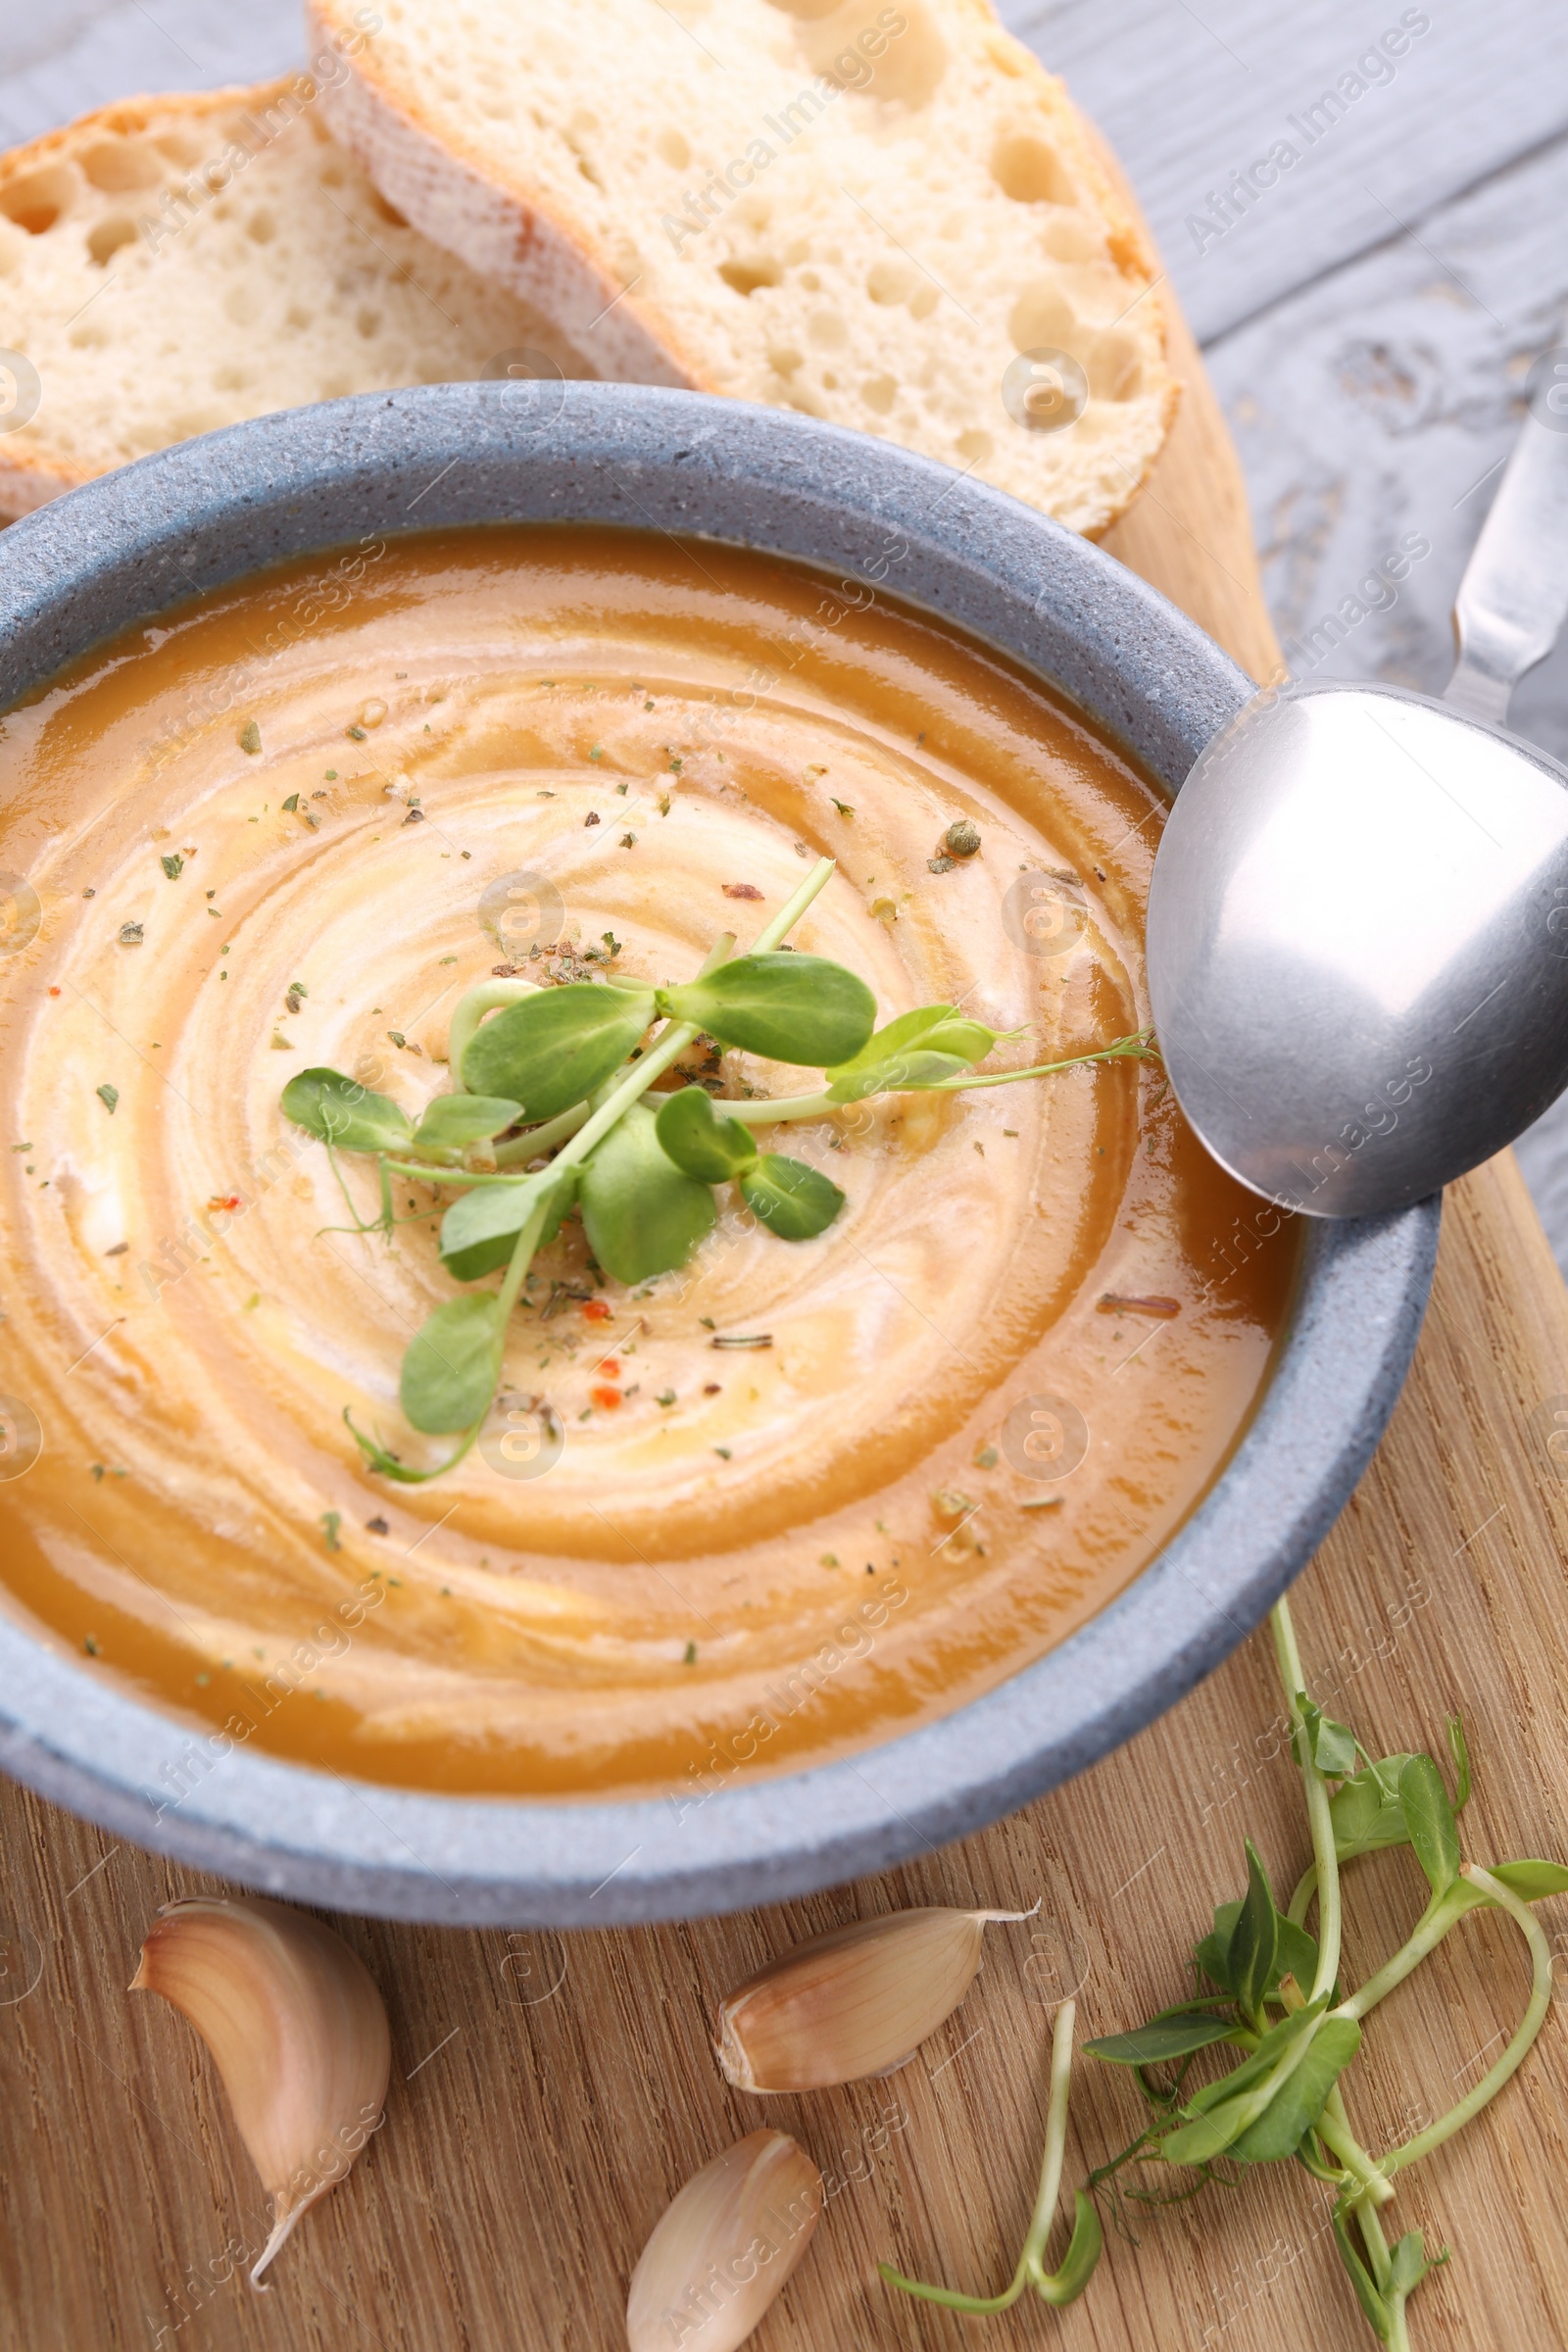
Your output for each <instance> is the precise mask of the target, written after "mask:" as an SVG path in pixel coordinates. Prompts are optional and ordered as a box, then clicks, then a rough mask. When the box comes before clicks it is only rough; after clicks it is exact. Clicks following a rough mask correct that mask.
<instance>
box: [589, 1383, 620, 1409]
mask: <svg viewBox="0 0 1568 2352" xmlns="http://www.w3.org/2000/svg"><path fill="white" fill-rule="evenodd" d="M588 1396H589V1399H590V1401H591V1402H592V1403H594V1404H598V1405H603V1407H604V1409H605V1411H606V1412H607V1413H613V1411H614V1409H615V1407H616V1405H617V1404H619V1402H620V1391H619V1390H618V1389H611V1388H603V1389H590V1390H589V1392H588Z"/></svg>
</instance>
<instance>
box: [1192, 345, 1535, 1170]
mask: <svg viewBox="0 0 1568 2352" xmlns="http://www.w3.org/2000/svg"><path fill="white" fill-rule="evenodd" d="M1555 356H1557V357H1560V356H1561V355H1555ZM1561 374H1562V381H1561V382H1557V383H1548V385H1547V386H1546V387H1544V397H1538V398H1537V399H1536V400H1535V401H1533V403H1532V409H1531V412H1530V414H1528V415H1527V416H1526V418H1525V423H1524V428H1523V430H1522V431H1521V433H1520V435H1519V439H1518V441H1517V442H1516V443H1515V445H1514V449H1513V452H1512V455H1511V456H1510V458H1509V460H1508V465H1507V468H1506V471H1505V472H1504V474H1503V477H1502V481H1501V484H1500V486H1499V488H1498V490H1497V494H1496V497H1495V501H1494V503H1493V507H1492V511H1491V513H1490V514H1489V515H1488V516H1487V519H1486V523H1485V526H1484V528H1483V530H1482V533H1481V537H1480V539H1479V541H1478V542H1477V545H1476V549H1475V552H1474V554H1473V555H1472V556H1471V559H1470V562H1469V564H1468V566H1467V568H1466V570H1465V575H1464V579H1463V581H1462V582H1461V584H1460V588H1459V594H1458V598H1457V600H1456V603H1455V606H1454V622H1455V628H1456V632H1457V637H1458V644H1459V660H1458V665H1457V667H1456V668H1455V670H1454V673H1453V676H1452V677H1451V678H1450V679H1449V681H1448V685H1447V689H1446V693H1445V695H1444V698H1443V701H1442V702H1434V701H1433V700H1431V699H1430V698H1429V697H1428V696H1426V695H1420V694H1408V693H1405V692H1403V691H1402V690H1400V689H1399V688H1397V687H1389V686H1311V685H1299V686H1285V687H1283V688H1281V687H1270V688H1266V689H1265V690H1264V691H1263V693H1261V694H1260V695H1258V696H1257V697H1256V698H1255V700H1254V701H1252V702H1251V703H1250V704H1249V705H1248V706H1247V707H1246V709H1245V710H1243V711H1241V712H1240V713H1239V714H1238V716H1237V717H1236V718H1235V719H1234V720H1233V721H1232V722H1231V724H1230V725H1229V726H1227V727H1225V728H1223V729H1222V730H1221V731H1220V733H1219V734H1218V735H1216V736H1215V737H1214V739H1213V741H1212V742H1211V743H1209V744H1208V745H1207V746H1206V747H1205V749H1204V750H1203V751H1202V753H1201V755H1200V757H1199V760H1198V762H1197V764H1196V766H1195V767H1194V769H1193V771H1192V773H1191V775H1190V776H1189V777H1188V779H1187V781H1186V783H1185V784H1184V785H1183V786H1182V789H1181V792H1180V794H1179V795H1178V797H1177V800H1176V803H1175V806H1174V808H1173V809H1172V811H1171V814H1170V817H1169V819H1168V821H1167V823H1166V826H1165V832H1164V838H1163V839H1162V841H1161V843H1160V846H1159V853H1158V856H1157V858H1155V861H1154V872H1153V879H1152V887H1151V892H1150V901H1149V987H1150V997H1151V1001H1152V1010H1153V1016H1154V1027H1155V1031H1156V1034H1157V1036H1158V1039H1159V1045H1160V1050H1161V1052H1162V1053H1163V1054H1164V1057H1165V1065H1166V1068H1167V1069H1168V1071H1169V1073H1170V1080H1171V1084H1172V1086H1173V1087H1174V1088H1175V1090H1176V1096H1177V1100H1178V1101H1179V1102H1180V1103H1181V1106H1182V1109H1183V1110H1184V1111H1185V1112H1186V1114H1187V1117H1188V1118H1189V1120H1190V1121H1191V1122H1192V1124H1193V1126H1194V1127H1195V1128H1196V1129H1197V1131H1198V1133H1199V1135H1200V1136H1201V1138H1202V1140H1203V1142H1204V1143H1205V1144H1206V1145H1207V1147H1208V1149H1209V1151H1210V1152H1212V1153H1213V1154H1214V1157H1215V1158H1216V1159H1218V1160H1219V1161H1220V1162H1221V1164H1222V1165H1223V1166H1224V1167H1226V1168H1228V1169H1229V1170H1230V1171H1231V1173H1232V1174H1233V1175H1234V1176H1237V1177H1239V1178H1240V1179H1241V1181H1242V1183H1243V1184H1245V1185H1248V1186H1250V1189H1251V1190H1252V1191H1253V1192H1255V1193H1261V1194H1263V1195H1264V1196H1265V1197H1266V1198H1267V1199H1269V1200H1272V1201H1280V1202H1281V1203H1283V1204H1284V1205H1285V1206H1287V1207H1290V1208H1295V1209H1301V1210H1304V1211H1305V1212H1306V1214H1307V1215H1309V1216H1317V1217H1357V1216H1362V1215H1365V1214H1367V1213H1369V1212H1371V1211H1374V1210H1378V1209H1391V1208H1399V1207H1402V1206H1404V1205H1405V1204H1406V1203H1408V1202H1409V1201H1419V1200H1422V1199H1424V1198H1425V1196H1426V1195H1427V1194H1429V1193H1433V1192H1436V1191H1437V1190H1438V1188H1439V1187H1440V1186H1442V1185H1445V1184H1446V1183H1447V1182H1448V1181H1449V1180H1450V1179H1451V1178H1452V1177H1455V1176H1462V1175H1463V1174H1464V1172H1465V1170H1466V1169H1467V1168H1473V1167H1475V1166H1476V1165H1477V1164H1478V1163H1479V1162H1480V1161H1482V1160H1484V1159H1488V1158H1490V1157H1491V1155H1492V1154H1493V1152H1500V1151H1501V1150H1502V1148H1503V1146H1504V1145H1505V1144H1509V1143H1511V1142H1512V1141H1513V1139H1514V1137H1515V1136H1516V1135H1518V1134H1520V1133H1521V1132H1522V1131H1523V1130H1524V1129H1525V1128H1526V1127H1528V1126H1529V1125H1530V1124H1531V1122H1532V1120H1534V1119H1537V1118H1539V1117H1540V1115H1541V1113H1542V1112H1543V1111H1544V1110H1545V1109H1546V1107H1547V1106H1548V1104H1549V1103H1552V1102H1553V1101H1555V1099H1556V1097H1557V1096H1558V1095H1559V1094H1560V1093H1561V1092H1562V1090H1563V1088H1564V1086H1568V769H1565V768H1563V767H1560V766H1559V765H1558V764H1557V762H1556V760H1550V759H1548V758H1547V757H1546V755H1545V754H1544V752H1540V751H1536V750H1534V749H1533V748H1532V747H1531V746H1530V745H1529V744H1526V743H1522V742H1520V741H1519V740H1518V738H1517V737H1515V736H1512V735H1509V734H1507V733H1506V732H1505V731H1504V728H1503V724H1502V722H1503V720H1504V718H1505V717H1506V715H1507V710H1508V698H1509V696H1510V694H1511V692H1512V690H1513V688H1514V686H1515V685H1516V684H1517V682H1518V680H1519V679H1520V678H1521V677H1522V676H1523V675H1524V673H1525V671H1526V670H1528V669H1531V668H1533V667H1534V665H1535V664H1536V662H1539V661H1541V660H1542V659H1543V657H1544V655H1545V654H1547V653H1549V651H1550V650H1551V647H1552V644H1553V643H1554V641H1555V639H1556V636H1557V632H1558V630H1559V629H1560V627H1561V626H1562V623H1563V619H1564V617H1565V615H1568V414H1563V415H1562V416H1561V417H1560V419H1559V417H1558V415H1557V411H1556V409H1555V408H1554V407H1553V405H1552V404H1553V402H1554V401H1559V400H1562V399H1563V394H1564V386H1565V385H1568V365H1564V367H1563V368H1562V370H1561ZM1564 405H1565V407H1568V402H1565V403H1564ZM1543 417H1545V418H1546V419H1548V421H1543Z"/></svg>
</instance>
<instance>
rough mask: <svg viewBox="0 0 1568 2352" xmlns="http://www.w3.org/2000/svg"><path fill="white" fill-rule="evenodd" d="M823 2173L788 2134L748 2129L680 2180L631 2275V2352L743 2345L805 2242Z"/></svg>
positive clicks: (729, 2349)
mask: <svg viewBox="0 0 1568 2352" xmlns="http://www.w3.org/2000/svg"><path fill="white" fill-rule="evenodd" d="M821 2211H822V2176H821V2174H820V2173H819V2172H818V2171H817V2169H816V2167H815V2165H814V2164H813V2163H812V2162H811V2159H810V2158H809V2156H808V2155H807V2153H806V2151H805V2149H804V2148H802V2147H800V2146H799V2145H798V2144H797V2143H796V2142H795V2141H794V2140H793V2139H791V2138H790V2136H789V2134H788V2132H787V2131H752V2132H749V2133H748V2135H747V2136H746V2138H745V2139H741V2140H737V2141H736V2143H735V2145H734V2147H732V2148H726V2149H725V2151H724V2153H723V2155H722V2156H715V2157H714V2159H713V2161H712V2163H711V2164H709V2165H705V2166H704V2168H703V2170H702V2171H701V2172H700V2173H698V2174H696V2175H695V2176H694V2177H693V2178H692V2179H691V2180H688V2181H687V2183H686V2185H685V2187H684V2188H683V2189H682V2190H681V2191H680V2194H679V2195H678V2196H677V2197H676V2198H675V2199H674V2201H673V2203H672V2204H670V2205H668V2206H667V2207H666V2208H665V2210H664V2213H663V2215H662V2218H661V2220H660V2222H659V2223H658V2225H657V2227H656V2229H655V2230H654V2233H653V2235H652V2237H651V2238H650V2239H649V2240H648V2243H647V2245H646V2246H644V2248H643V2250H642V2254H641V2256H640V2258H639V2260H638V2264H637V2268H636V2269H635V2270H634V2271H633V2273H632V2275H631V2286H630V2288H629V2290H628V2292H627V2296H626V2342H627V2344H628V2346H629V2347H630V2352H669V2348H670V2346H671V2345H672V2344H676V2343H685V2342H686V2341H687V2340H688V2338H690V2340H691V2342H692V2344H693V2345H694V2346H695V2347H696V2348H697V2352H734V2348H735V2346H736V2345H737V2344H740V2343H744V2341H745V2339H746V2338H747V2336H749V2335H750V2334H751V2332H752V2329H753V2328H754V2327H756V2326H757V2325H758V2323H759V2322H760V2319H761V2317H762V2314H763V2313H764V2312H765V2311H766V2310H767V2308H768V2306H769V2305H770V2304H771V2303H772V2302H773V2301H774V2300H775V2298H776V2297H777V2295H778V2294H779V2293H780V2291H781V2289H782V2288H783V2285H784V2282H785V2280H786V2279H787V2278H789V2275H790V2273H791V2272H792V2271H793V2270H794V2268H795V2266H796V2264H797V2263H798V2262H799V2261H800V2259H801V2257H802V2255H803V2254H804V2253H805V2252H806V2249H807V2247H808V2246H809V2244H810V2242H811V2232H812V2230H813V2229H815V2228H816V2225H817V2220H818V2217H819V2216H820V2214H821Z"/></svg>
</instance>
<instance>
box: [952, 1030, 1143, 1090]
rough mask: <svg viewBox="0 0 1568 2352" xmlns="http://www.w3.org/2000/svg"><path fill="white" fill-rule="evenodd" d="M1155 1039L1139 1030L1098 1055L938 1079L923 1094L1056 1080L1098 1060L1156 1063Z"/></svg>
mask: <svg viewBox="0 0 1568 2352" xmlns="http://www.w3.org/2000/svg"><path fill="white" fill-rule="evenodd" d="M1152 1037H1153V1031H1152V1029H1135V1030H1134V1031H1133V1033H1132V1035H1131V1036H1130V1037H1118V1038H1117V1039H1116V1040H1115V1042H1114V1043H1113V1044H1111V1045H1108V1046H1102V1047H1101V1048H1100V1051H1099V1052H1098V1053H1096V1054H1070V1055H1069V1056H1068V1058H1067V1059H1066V1060H1065V1061H1037V1062H1035V1063H1034V1064H1033V1066H1032V1067H1031V1068H1029V1069H1027V1070H988V1071H987V1072H986V1073H985V1075H984V1076H983V1077H981V1078H975V1077H967V1078H938V1079H936V1080H935V1081H934V1082H933V1084H932V1085H930V1086H929V1087H924V1088H922V1089H921V1092H922V1093H924V1094H931V1095H952V1094H957V1093H959V1092H960V1091H964V1092H966V1091H967V1090H968V1089H969V1088H970V1087H971V1086H1015V1085H1016V1084H1017V1082H1018V1080H1019V1079H1020V1078H1054V1076H1055V1074H1056V1072H1057V1071H1058V1070H1080V1069H1083V1068H1085V1067H1087V1065H1088V1064H1089V1063H1090V1062H1094V1061H1155V1060H1157V1059H1158V1058H1159V1057H1158V1054H1156V1052H1155V1050H1154V1047H1153V1046H1152V1043H1151V1040H1152Z"/></svg>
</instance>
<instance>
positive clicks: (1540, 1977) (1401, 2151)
mask: <svg viewBox="0 0 1568 2352" xmlns="http://www.w3.org/2000/svg"><path fill="white" fill-rule="evenodd" d="M1460 1875H1461V1877H1462V1878H1465V1879H1467V1880H1468V1881H1469V1883H1470V1885H1471V1886H1472V1887H1475V1888H1476V1889H1477V1891H1478V1892H1479V1893H1481V1894H1484V1895H1486V1896H1488V1897H1489V1899H1490V1900H1491V1901H1492V1902H1495V1904H1496V1905H1497V1906H1498V1908H1499V1910H1503V1911H1506V1912H1507V1914H1508V1917H1509V1918H1510V1919H1511V1920H1512V1921H1513V1923H1514V1925H1515V1926H1516V1927H1517V1928H1518V1930H1519V1932H1520V1934H1521V1935H1522V1936H1524V1938H1525V1941H1526V1942H1527V1943H1528V1944H1529V1946H1530V1957H1531V1963H1532V1968H1531V1983H1530V2001H1529V2005H1528V2006H1527V2008H1526V2010H1525V2013H1524V2016H1523V2017H1522V2018H1521V2020H1520V2022H1519V2026H1518V2029H1517V2031H1516V2032H1515V2034H1514V2035H1513V2038H1512V2039H1511V2041H1510V2042H1509V2044H1508V2046H1507V2048H1506V2049H1505V2050H1504V2051H1503V2053H1502V2056H1501V2057H1500V2058H1499V2059H1498V2060H1497V2062H1496V2064H1495V2066H1492V2067H1489V2068H1488V2070H1487V2072H1486V2073H1485V2074H1484V2075H1483V2076H1482V2078H1481V2080H1480V2082H1478V2083H1477V2084H1476V2086H1475V2088H1474V2089H1473V2090H1471V2091H1469V2092H1468V2093H1467V2094H1466V2096H1465V2097H1464V2098H1462V2099H1461V2100H1460V2101H1459V2102H1458V2104H1457V2106H1454V2107H1450V2108H1449V2109H1448V2112H1447V2114H1446V2115H1442V2116H1440V2117H1439V2118H1438V2120H1437V2122H1436V2123H1435V2124H1429V2125H1428V2127H1427V2129H1426V2130H1425V2131H1418V2132H1417V2133H1416V2135H1415V2137H1414V2138H1413V2139H1407V2140H1405V2141H1404V2142H1403V2144H1402V2145H1401V2146H1399V2147H1397V2148H1392V2149H1391V2150H1390V2151H1389V2153H1388V2155H1387V2156H1385V2157H1384V2159H1383V2161H1382V2165H1381V2167H1380V2170H1381V2171H1383V2172H1384V2173H1396V2172H1402V2171H1403V2170H1404V2168H1405V2166H1406V2165H1411V2164H1417V2163H1419V2161H1420V2159H1421V2158H1422V2157H1423V2156H1427V2155H1430V2154H1431V2152H1432V2150H1433V2149H1434V2148H1441V2147H1442V2145H1443V2143H1444V2141H1445V2140H1446V2139H1451V2138H1452V2137H1453V2135H1454V2133H1455V2132H1456V2131H1462V2130H1463V2129H1464V2127H1465V2125H1466V2124H1467V2123H1469V2122H1470V2120H1471V2118H1472V2117H1473V2116H1477V2115H1479V2114H1480V2113H1481V2110H1482V2108H1483V2107H1485V2106H1487V2105H1488V2104H1489V2102H1490V2101H1491V2100H1493V2099H1495V2097H1496V2095H1497V2093H1498V2091H1499V2090H1500V2089H1501V2088H1502V2086H1503V2084H1504V2083H1505V2082H1508V2081H1509V2079H1510V2078H1511V2077H1512V2076H1513V2075H1514V2074H1516V2073H1517V2072H1518V2070H1519V2068H1520V2066H1522V2065H1523V2063H1524V2060H1525V2057H1526V2055H1527V2054H1528V2052H1529V2049H1530V2045H1531V2043H1532V2042H1533V2041H1534V2040H1535V2038H1536V2035H1537V2034H1539V2033H1540V2032H1541V2029H1542V2026H1543V2024H1544V2022H1545V2016H1546V2011H1547V2009H1548V2008H1549V2007H1550V2005H1551V1946H1550V1944H1549V1943H1548V1942H1547V1941H1546V1936H1545V1931H1544V1929H1543V1927H1542V1925H1541V1923H1540V1921H1539V1920H1537V1919H1535V1918H1533V1917H1532V1915H1531V1911H1530V1906H1529V1904H1528V1903H1523V1902H1521V1901H1520V1899H1519V1897H1518V1896H1517V1895H1516V1894H1515V1893H1514V1892H1513V1889H1512V1888H1511V1887H1505V1886H1504V1885H1503V1884H1502V1881H1501V1880H1500V1879H1495V1878H1494V1877H1493V1876H1492V1874H1491V1872H1490V1871H1486V1870H1483V1869H1482V1868H1481V1866H1480V1864H1479V1863H1477V1862H1466V1863H1464V1864H1462V1865H1461V1867H1460Z"/></svg>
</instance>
